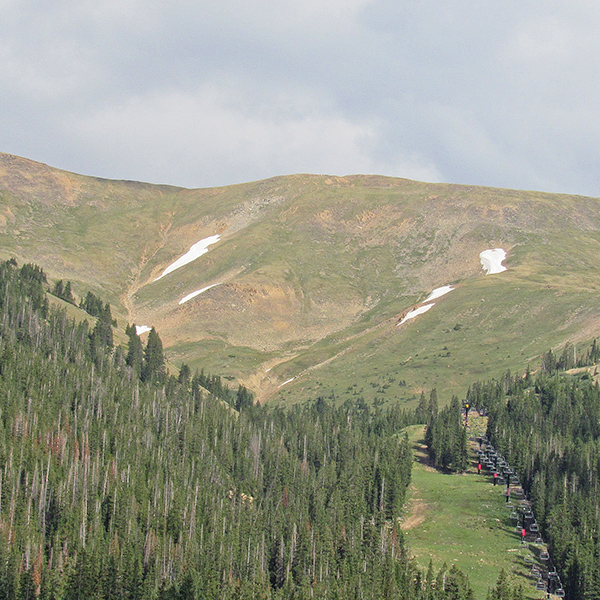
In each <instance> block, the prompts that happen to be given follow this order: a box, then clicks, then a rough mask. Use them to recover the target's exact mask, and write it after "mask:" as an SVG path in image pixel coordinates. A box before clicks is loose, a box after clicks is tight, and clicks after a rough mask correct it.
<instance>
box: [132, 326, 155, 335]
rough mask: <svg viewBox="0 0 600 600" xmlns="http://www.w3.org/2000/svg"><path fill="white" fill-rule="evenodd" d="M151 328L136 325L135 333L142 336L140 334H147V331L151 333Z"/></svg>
mask: <svg viewBox="0 0 600 600" xmlns="http://www.w3.org/2000/svg"><path fill="white" fill-rule="evenodd" d="M151 330H152V327H148V325H136V326H135V332H136V333H137V334H138V335H142V333H147V332H148V331H151Z"/></svg>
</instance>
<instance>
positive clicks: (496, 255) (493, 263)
mask: <svg viewBox="0 0 600 600" xmlns="http://www.w3.org/2000/svg"><path fill="white" fill-rule="evenodd" d="M505 258H506V252H504V250H502V248H494V249H493V250H484V251H483V252H481V254H480V255H479V260H480V261H481V266H482V267H483V270H484V271H486V275H494V274H495V273H502V271H506V267H505V266H503V265H502V261H503V260H504V259H505Z"/></svg>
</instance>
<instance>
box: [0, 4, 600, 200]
mask: <svg viewBox="0 0 600 600" xmlns="http://www.w3.org/2000/svg"><path fill="white" fill-rule="evenodd" d="M0 15H1V19H0V151H3V152H8V153H11V154H17V155H19V156H24V157H27V158H31V159H33V160H37V161H40V162H44V163H47V164H49V165H51V166H54V167H59V168H61V169H65V170H68V171H74V172H77V173H82V174H85V175H95V176H99V177H107V178H111V179H133V180H139V181H147V182H152V183H168V184H172V185H179V186H183V187H211V186H221V185H229V184H233V183H240V182H246V181H255V180H259V179H264V178H268V177H273V176H276V175H285V174H291V173H322V174H330V175H348V174H355V173H373V174H381V175H390V176H396V177H407V178H410V179H418V180H422V181H432V182H451V183H462V184H471V185H489V186H495V187H506V188H517V189H536V190H543V191H549V192H566V193H575V194H585V195H590V196H600V168H599V166H600V102H599V97H600V36H599V35H598V31H600V3H598V2H596V1H590V0H569V2H564V1H563V0H561V1H560V2H559V1H556V0H543V1H539V0H531V1H529V2H522V1H520V2H516V1H512V0H496V1H495V2H491V1H489V0H453V1H452V2H445V1H440V0H436V1H433V0H294V1H293V2H290V1H288V0H246V1H245V2H242V1H241V0H219V2H215V1H214V0H212V1H210V2H208V1H205V0H169V1H168V2H167V1H165V0H103V1H102V2H98V0H93V1H92V0H57V1H56V2H47V1H46V0H0Z"/></svg>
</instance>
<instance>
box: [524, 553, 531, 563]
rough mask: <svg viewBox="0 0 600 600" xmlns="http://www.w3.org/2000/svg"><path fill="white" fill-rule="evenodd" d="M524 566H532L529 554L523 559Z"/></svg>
mask: <svg viewBox="0 0 600 600" xmlns="http://www.w3.org/2000/svg"><path fill="white" fill-rule="evenodd" d="M525 564H526V565H532V564H533V556H531V554H528V555H527V556H526V557H525Z"/></svg>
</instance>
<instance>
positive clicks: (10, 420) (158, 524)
mask: <svg viewBox="0 0 600 600" xmlns="http://www.w3.org/2000/svg"><path fill="white" fill-rule="evenodd" d="M47 287H48V285H47V281H46V276H45V275H44V273H43V272H42V271H41V269H39V268H38V267H36V266H34V265H24V266H22V267H20V268H19V266H18V265H17V264H16V262H15V261H14V260H11V261H8V262H5V263H1V264H0V401H1V406H0V598H9V599H12V598H19V599H29V598H56V599H59V598H60V599H63V598H64V599H81V598H90V599H91V598H106V599H109V598H110V599H113V598H127V599H137V598H140V599H146V598H149V599H153V598H161V599H162V598H165V599H166V598H170V599H178V598H180V599H186V600H187V599H191V598H203V599H221V598H223V599H226V598H240V599H242V598H266V599H268V598H281V599H283V598H286V599H288V598H298V599H305V598H306V599H308V598H325V597H327V598H365V599H379V598H381V599H384V598H385V599H386V600H391V599H396V598H402V599H411V600H414V599H416V600H419V599H423V600H425V599H428V600H437V599H440V600H442V599H446V598H447V599H450V598H452V599H459V600H460V599H462V598H465V599H467V598H472V593H471V591H470V589H469V585H468V581H467V579H466V577H465V576H464V575H463V574H462V573H461V572H460V571H458V570H457V569H456V568H451V569H447V568H445V567H444V568H442V570H441V571H440V572H439V573H438V574H437V575H436V574H434V573H433V570H432V569H431V568H430V570H429V571H428V573H427V574H421V573H419V572H418V570H417V569H416V567H415V566H414V564H413V563H412V561H411V560H410V559H409V555H408V552H407V550H406V549H405V546H404V542H403V536H402V532H401V531H400V530H399V528H398V524H397V517H398V515H399V514H400V511H401V509H402V506H403V503H404V498H405V491H406V488H407V485H408V483H409V480H410V470H411V463H412V454H411V449H410V448H409V444H408V441H407V439H406V437H405V436H401V435H398V432H400V431H401V430H402V428H403V427H405V426H406V425H407V424H410V423H413V422H414V420H415V415H414V413H407V412H403V411H401V410H400V409H398V408H390V409H386V410H384V409H382V408H369V407H367V406H366V405H364V404H361V403H357V404H346V405H344V406H341V407H334V406H331V405H329V404H328V403H327V402H325V401H324V400H323V399H318V400H316V401H314V402H308V403H306V404H305V405H303V406H295V407H293V408H291V409H290V410H288V411H285V412H284V411H282V410H271V409H267V408H264V407H259V406H253V404H252V398H251V396H249V395H248V393H247V392H244V391H242V392H239V391H238V394H237V396H236V398H235V402H236V403H237V404H239V405H240V407H241V408H244V410H242V411H241V412H238V411H233V410H231V408H230V407H227V406H224V404H223V402H221V401H220V400H219V399H217V398H216V397H215V393H221V392H223V393H225V392H224V390H225V388H224V387H223V386H222V385H221V384H220V379H218V378H215V376H207V375H204V374H203V373H201V374H196V375H195V376H193V377H192V376H191V374H190V372H189V369H188V368H182V369H181V370H180V373H179V376H178V377H174V376H172V375H168V374H167V372H166V369H165V364H164V357H163V355H162V344H161V343H160V338H159V337H158V334H157V333H156V332H151V333H150V335H149V338H148V342H147V344H146V347H145V348H143V347H142V344H141V342H140V340H139V338H138V336H137V335H136V333H135V328H134V327H133V326H131V327H128V328H127V334H128V336H129V344H128V348H127V349H123V348H121V347H116V348H115V347H113V337H112V326H113V324H114V320H113V319H112V316H111V315H110V307H109V306H108V305H106V304H103V303H102V302H101V301H99V299H97V298H95V297H93V296H90V295H88V296H86V297H85V299H84V301H83V303H82V307H83V308H85V309H86V310H87V311H88V312H90V313H91V314H93V315H94V316H95V317H96V322H95V324H94V326H93V327H91V326H90V325H89V324H88V322H87V321H83V322H80V323H75V322H74V321H72V320H71V319H69V318H68V317H67V316H66V311H64V310H59V309H58V308H55V307H54V306H49V303H48V300H47V295H46V292H47ZM65 287H66V286H65V285H63V286H62V289H60V286H59V289H57V288H56V286H55V288H54V291H55V292H60V294H61V296H62V297H63V298H64V299H67V301H73V300H74V297H73V292H72V290H71V286H70V285H69V286H68V292H69V294H65ZM219 386H221V389H219ZM205 388H206V389H208V390H210V393H206V392H205V391H204V389H205ZM227 393H228V394H229V392H227ZM229 396H231V394H229ZM569 493H570V492H569ZM569 497H570V496H569Z"/></svg>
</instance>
